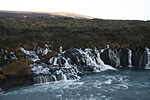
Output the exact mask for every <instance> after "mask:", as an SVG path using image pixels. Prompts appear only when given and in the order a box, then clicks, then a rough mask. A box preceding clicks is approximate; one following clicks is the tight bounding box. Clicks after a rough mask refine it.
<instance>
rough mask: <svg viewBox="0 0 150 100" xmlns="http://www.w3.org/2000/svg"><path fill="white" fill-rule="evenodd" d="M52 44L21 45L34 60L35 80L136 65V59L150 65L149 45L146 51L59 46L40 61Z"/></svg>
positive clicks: (41, 81) (75, 77) (142, 63)
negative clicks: (66, 47) (30, 47)
mask: <svg viewBox="0 0 150 100" xmlns="http://www.w3.org/2000/svg"><path fill="white" fill-rule="evenodd" d="M49 47H50V46H49V45H47V44H45V48H42V47H40V46H38V48H37V50H36V51H28V50H25V49H24V48H22V47H21V48H20V50H21V51H22V52H23V53H24V54H25V55H26V58H28V59H29V60H31V61H32V63H31V64H30V67H31V71H32V72H33V76H34V82H35V83H45V82H50V81H59V80H68V79H69V80H71V79H78V78H80V76H81V75H83V74H86V73H89V72H100V71H105V70H116V69H115V68H113V67H123V66H128V67H137V66H136V64H135V63H138V65H139V68H142V67H141V66H146V67H145V68H146V69H150V49H149V48H146V49H145V52H144V53H143V51H137V52H138V53H137V52H136V51H132V50H130V49H123V50H122V49H112V48H110V47H109V45H107V48H104V49H100V50H98V49H97V48H94V49H91V48H84V49H83V48H79V49H76V48H75V49H73V50H66V51H63V49H62V47H61V46H60V48H59V52H58V54H57V56H54V57H51V58H49V60H48V62H46V63H43V62H41V63H37V62H36V61H40V59H39V54H42V56H43V57H44V55H47V54H48V53H50V52H51V51H52V50H50V48H49ZM13 54H14V53H12V55H13ZM137 55H140V56H139V57H140V58H138V59H137V57H136V56H137ZM141 55H142V56H141ZM121 57H123V58H121ZM133 58H134V59H135V60H134V61H133ZM139 59H140V61H139ZM147 60H148V62H147ZM137 61H139V62H137ZM145 63H146V64H145ZM112 66H113V67H112Z"/></svg>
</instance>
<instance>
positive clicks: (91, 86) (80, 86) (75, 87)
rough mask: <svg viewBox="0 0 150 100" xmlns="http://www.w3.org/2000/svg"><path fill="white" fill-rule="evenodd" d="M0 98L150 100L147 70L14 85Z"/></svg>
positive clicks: (149, 74)
mask: <svg viewBox="0 0 150 100" xmlns="http://www.w3.org/2000/svg"><path fill="white" fill-rule="evenodd" d="M0 100H150V71H149V70H117V71H104V72H99V73H92V74H89V75H85V76H83V77H82V78H80V79H78V80H70V81H59V82H51V83H45V84H39V85H33V86H27V87H18V88H14V89H11V90H9V91H8V92H6V93H2V94H0Z"/></svg>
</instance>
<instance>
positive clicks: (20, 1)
mask: <svg viewBox="0 0 150 100" xmlns="http://www.w3.org/2000/svg"><path fill="white" fill-rule="evenodd" d="M0 10H13V11H48V12H71V13H76V14H81V15H88V16H91V17H96V18H102V19H124V20H127V19H130V20H150V0H1V1H0Z"/></svg>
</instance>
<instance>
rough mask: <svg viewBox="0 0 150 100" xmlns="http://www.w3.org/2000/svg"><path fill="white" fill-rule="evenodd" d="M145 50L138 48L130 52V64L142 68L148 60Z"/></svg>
mask: <svg viewBox="0 0 150 100" xmlns="http://www.w3.org/2000/svg"><path fill="white" fill-rule="evenodd" d="M147 58H148V57H147V53H146V52H145V50H141V49H138V50H137V51H133V53H132V65H133V66H134V67H136V68H144V67H145V66H146V63H147V62H148V59H147Z"/></svg>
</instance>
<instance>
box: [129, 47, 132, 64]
mask: <svg viewBox="0 0 150 100" xmlns="http://www.w3.org/2000/svg"><path fill="white" fill-rule="evenodd" d="M128 56H129V58H128V63H129V64H128V67H132V60H131V58H132V51H131V50H130V49H128Z"/></svg>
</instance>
